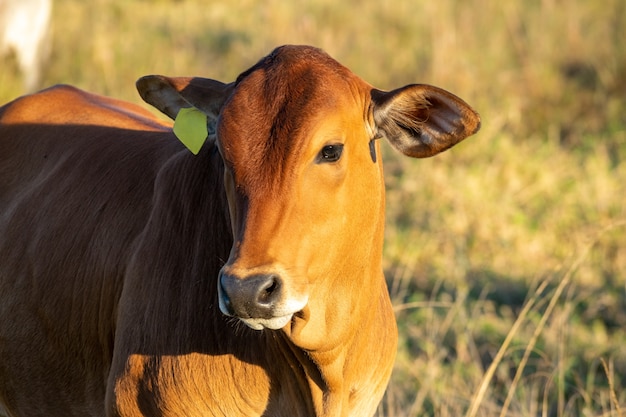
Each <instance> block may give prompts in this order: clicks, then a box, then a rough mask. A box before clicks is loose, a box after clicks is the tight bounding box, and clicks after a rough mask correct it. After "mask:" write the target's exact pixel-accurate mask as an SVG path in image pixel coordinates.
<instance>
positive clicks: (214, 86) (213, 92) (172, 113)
mask: <svg viewBox="0 0 626 417" xmlns="http://www.w3.org/2000/svg"><path fill="white" fill-rule="evenodd" d="M233 85H234V83H230V84H225V83H223V82H220V81H216V80H211V79H208V78H199V77H193V78H192V77H173V78H170V77H165V76H162V75H146V76H145V77H141V78H140V79H138V80H137V91H139V95H140V96H141V98H143V99H144V101H145V102H146V103H148V104H151V105H153V106H154V107H156V108H157V109H159V110H160V111H161V112H163V113H164V114H166V115H167V116H169V117H170V118H171V119H176V116H177V115H178V112H179V111H180V109H181V108H187V107H196V108H198V109H200V110H202V111H203V112H204V113H206V115H207V117H208V118H209V119H216V118H217V116H218V115H219V112H220V109H221V108H222V105H223V104H224V102H225V101H226V99H228V97H229V96H230V93H231V92H232V90H233Z"/></svg>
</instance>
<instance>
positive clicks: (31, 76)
mask: <svg viewBox="0 0 626 417" xmlns="http://www.w3.org/2000/svg"><path fill="white" fill-rule="evenodd" d="M51 11H52V0H0V56H2V55H7V54H8V53H11V52H12V53H13V54H14V55H15V59H16V62H17V65H18V67H19V70H20V71H21V73H22V78H23V86H24V90H25V91H26V92H32V91H35V89H36V88H37V87H38V86H39V83H40V82H41V70H42V65H43V63H44V62H45V61H46V59H47V58H48V56H49V53H50V45H49V42H50V40H49V36H50V17H51Z"/></svg>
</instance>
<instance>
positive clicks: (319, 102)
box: [0, 45, 480, 417]
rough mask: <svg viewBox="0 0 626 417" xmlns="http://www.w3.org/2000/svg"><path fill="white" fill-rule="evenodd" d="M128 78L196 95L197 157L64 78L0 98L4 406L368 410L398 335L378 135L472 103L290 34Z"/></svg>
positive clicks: (84, 412) (444, 140) (59, 412)
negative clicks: (224, 60) (222, 58)
mask: <svg viewBox="0 0 626 417" xmlns="http://www.w3.org/2000/svg"><path fill="white" fill-rule="evenodd" d="M137 88H138V90H139V93H140V95H141V96H142V98H143V99H144V100H145V101H146V102H147V103H150V104H152V105H153V106H154V107H156V108H157V109H158V110H160V111H161V112H163V113H164V114H166V115H168V116H169V117H171V118H172V119H176V118H177V117H178V116H179V115H180V114H182V112H183V110H185V109H187V110H190V111H193V110H195V111H198V112H200V113H201V115H202V118H201V120H202V123H201V124H205V125H204V126H201V128H204V129H206V132H207V136H208V137H207V138H206V140H205V142H204V144H203V145H202V146H201V147H200V149H199V151H198V154H197V155H194V154H193V153H192V152H190V151H189V150H188V149H187V148H186V147H185V146H184V145H183V144H182V143H181V142H180V141H178V140H177V139H176V136H175V135H174V133H173V130H172V124H171V122H169V121H168V122H165V121H160V119H159V118H157V117H155V116H153V115H152V114H151V113H150V112H148V111H147V110H144V109H142V108H141V107H139V106H137V105H134V104H130V103H126V102H123V101H119V100H116V99H113V98H106V97H102V96H98V95H94V94H90V93H87V92H84V91H81V90H78V89H76V88H73V87H70V86H64V85H60V86H55V87H52V88H49V89H47V90H44V91H42V92H39V93H36V94H33V95H29V96H24V97H22V98H19V99H16V100H15V101H13V102H11V103H9V104H7V105H5V106H4V107H2V108H0V404H2V407H3V408H4V410H5V413H7V415H8V416H11V417H18V416H30V417H33V416H48V417H49V416H64V417H67V416H107V417H113V416H124V417H137V416H167V417H173V416H177V417H180V416H185V417H191V416H289V417H294V416H328V417H330V416H343V417H345V416H358V417H361V416H367V415H372V414H373V413H375V411H376V408H377V405H378V403H379V402H380V400H381V398H382V395H383V393H384V391H385V388H386V385H387V383H388V380H389V377H390V373H391V369H392V365H393V363H394V358H395V351H396V345H397V328H396V323H395V318H394V313H393V309H392V305H391V302H390V297H389V294H388V291H387V287H386V283H385V280H384V277H383V271H382V245H383V228H384V206H385V198H384V182H383V169H382V159H381V155H380V152H381V151H380V141H379V139H382V138H385V139H386V140H387V141H389V143H391V145H392V147H394V148H396V149H398V150H399V151H400V152H401V153H403V154H405V155H408V156H410V157H417V158H422V157H429V156H432V155H435V154H437V153H439V152H441V151H443V150H445V149H447V148H449V147H451V146H453V145H454V144H456V143H458V142H459V141H461V140H462V139H464V138H465V137H467V136H469V135H471V134H473V133H474V132H476V131H477V130H478V129H479V126H480V117H479V115H478V114H477V113H476V112H475V111H474V110H473V109H471V108H470V107H469V106H468V105H467V104H466V103H465V102H464V101H462V100H461V99H460V98H458V97H456V96H455V95H453V94H451V93H449V92H447V91H444V90H442V89H439V88H436V87H433V86H429V85H408V86H405V87H402V88H399V89H396V90H392V91H382V90H379V89H376V88H374V87H372V86H371V85H369V84H368V83H366V82H365V81H363V80H361V79H360V78H359V77H357V76H356V75H354V74H353V73H352V72H351V71H350V70H348V69H347V68H346V67H344V66H342V65H341V64H339V63H338V62H337V61H335V60H334V59H333V58H331V57H330V56H329V55H327V54H326V53H325V52H323V51H321V50H319V49H317V48H314V47H309V46H293V45H286V46H282V47H279V48H277V49H275V50H274V51H273V52H271V53H270V54H269V55H268V56H266V57H264V58H262V59H261V60H260V61H259V62H258V63H257V64H255V65H254V66H252V67H251V68H250V69H248V70H247V71H245V72H243V73H242V74H241V75H239V77H238V78H237V79H236V80H235V81H234V82H231V83H222V82H219V81H215V80H211V79H205V78H199V77H189V78H188V77H176V78H169V77H165V76H156V75H151V76H146V77H143V78H141V79H139V80H138V82H137Z"/></svg>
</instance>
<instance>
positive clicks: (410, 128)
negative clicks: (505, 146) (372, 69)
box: [371, 84, 480, 158]
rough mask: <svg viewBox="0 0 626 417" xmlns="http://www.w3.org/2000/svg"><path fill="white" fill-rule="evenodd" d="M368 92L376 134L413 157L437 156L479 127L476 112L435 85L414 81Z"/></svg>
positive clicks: (478, 118)
mask: <svg viewBox="0 0 626 417" xmlns="http://www.w3.org/2000/svg"><path fill="white" fill-rule="evenodd" d="M371 95H372V102H373V116H374V122H375V124H376V128H377V129H378V133H379V134H381V135H382V136H385V137H386V138H387V139H388V140H389V142H391V144H392V145H393V147H394V148H396V149H398V150H399V151H400V152H402V153H403V154H405V155H407V156H411V157H413V158H427V157H429V156H433V155H436V154H438V153H439V152H442V151H445V150H446V149H448V148H450V147H452V146H454V145H456V144H457V143H459V142H460V141H462V140H463V139H465V138H466V137H468V136H470V135H472V134H474V133H476V132H477V131H478V129H480V116H479V115H478V113H476V112H475V111H474V110H473V109H472V108H471V107H470V106H469V105H468V104H467V103H465V102H464V101H463V100H461V99H460V98H458V97H457V96H455V95H454V94H452V93H449V92H447V91H445V90H442V89H440V88H437V87H433V86H430V85H418V84H414V85H408V86H406V87H402V88H399V89H397V90H393V91H389V92H385V91H380V90H376V89H373V90H372V92H371Z"/></svg>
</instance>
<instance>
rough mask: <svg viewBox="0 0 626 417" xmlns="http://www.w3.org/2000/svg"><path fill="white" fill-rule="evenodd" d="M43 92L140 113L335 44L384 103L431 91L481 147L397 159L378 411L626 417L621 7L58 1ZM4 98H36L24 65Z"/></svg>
mask: <svg viewBox="0 0 626 417" xmlns="http://www.w3.org/2000/svg"><path fill="white" fill-rule="evenodd" d="M53 13H54V33H53V35H54V36H53V43H52V54H51V58H50V61H49V63H48V65H47V66H46V69H45V80H44V85H49V84H54V83H60V82H63V83H70V84H75V85H78V86H80V87H82V88H85V89H88V90H90V91H93V92H98V93H102V94H108V95H112V96H115V97H118V98H123V99H127V100H131V101H134V102H137V103H139V102H140V99H139V97H138V95H137V94H136V92H135V89H134V81H135V79H137V78H138V77H140V76H142V75H145V74H150V73H161V74H167V75H199V76H206V77H211V78H217V79H221V80H223V81H232V80H233V79H234V78H235V77H236V76H237V75H238V74H239V72H241V71H243V70H244V69H246V68H247V67H249V66H250V65H252V64H253V63H254V62H256V60H258V59H259V58H260V57H261V56H263V55H265V54H267V53H268V52H269V51H270V50H271V49H272V48H273V47H275V46H277V45H280V44H285V43H306V44H313V45H316V46H319V47H322V48H324V49H325V50H326V51H328V52H329V53H330V54H331V55H333V56H334V57H335V58H337V59H338V60H339V61H340V62H342V63H344V64H345V65H346V66H348V67H350V68H351V69H352V70H353V71H354V72H355V73H357V74H359V75H360V76H361V77H363V78H364V79H366V80H367V81H369V82H370V83H372V84H374V85H375V86H377V87H379V88H383V89H391V88H395V87H399V86H401V85H404V84H408V83H415V82H419V83H430V84H434V85H437V86H440V87H443V88H445V89H447V90H450V91H452V92H454V93H456V94H457V95H459V96H461V97H463V98H464V99H465V100H467V101H468V102H469V103H470V104H472V105H473V106H474V107H475V108H476V109H477V110H478V111H479V112H480V113H481V115H482V118H483V128H482V130H481V132H479V134H478V135H476V136H474V137H472V138H470V139H468V140H467V141H466V142H463V143H461V144H460V145H458V146H457V147H455V148H454V149H452V150H450V151H449V152H447V153H445V154H442V155H439V156H437V157H435V158H432V159H427V160H419V161H418V160H410V159H407V158H404V157H400V156H399V155H398V154H397V153H395V152H394V151H393V150H391V149H390V148H385V150H384V151H385V155H384V157H385V167H386V173H387V186H388V194H387V196H388V208H387V216H388V217H387V220H388V222H387V223H388V226H387V241H386V246H385V273H386V276H387V279H388V283H389V288H390V292H391V295H392V299H393V302H394V305H395V308H396V312H397V318H398V323H399V327H400V331H401V335H400V337H401V340H400V347H399V352H398V360H397V365H396V369H395V371H394V375H393V377H392V381H391V384H390V386H389V389H388V391H387V395H386V396H385V399H384V401H383V403H382V404H381V407H380V409H379V414H380V416H392V417H399V416H402V417H411V416H441V417H446V416H466V417H474V416H514V417H515V416H559V417H560V416H585V417H587V416H598V417H599V416H610V417H618V416H621V415H626V204H625V203H626V45H625V44H624V42H625V41H626V2H624V1H623V0H605V1H602V2H598V1H594V0H585V1H583V0H572V1H563V0H528V1H509V2H503V1H497V0H476V1H465V2H462V1H454V0H439V1H436V2H422V1H415V0H395V1H394V2H374V1H364V0H358V1H357V0H346V1H343V2H337V1H335V0H315V1H311V2H306V1H291V2H288V1H278V0H267V1H263V2H257V1H253V0H231V1H229V2H225V1H221V2H216V1H204V2H203V1H200V0H180V1H173V0H172V1H166V0H160V1H159V0H153V1H148V0H144V1H137V0H93V1H89V2H86V1H84V0H58V1H56V3H55V4H54V12H53ZM0 65H1V66H0V101H2V102H5V101H8V100H9V99H12V98H14V97H16V96H17V95H19V94H21V90H20V78H19V74H18V73H17V71H16V69H15V65H14V62H13V61H12V60H11V59H10V58H9V59H7V60H4V61H2V64H0Z"/></svg>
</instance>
